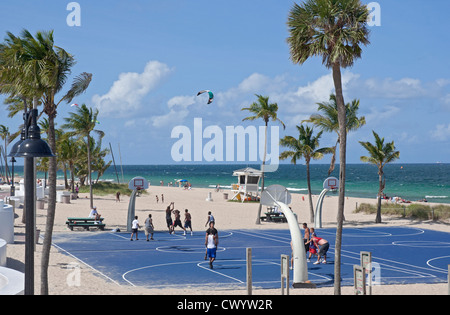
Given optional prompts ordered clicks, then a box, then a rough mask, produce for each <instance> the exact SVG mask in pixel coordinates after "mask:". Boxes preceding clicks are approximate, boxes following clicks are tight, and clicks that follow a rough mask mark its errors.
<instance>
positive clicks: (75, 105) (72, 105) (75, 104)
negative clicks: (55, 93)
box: [70, 104, 78, 107]
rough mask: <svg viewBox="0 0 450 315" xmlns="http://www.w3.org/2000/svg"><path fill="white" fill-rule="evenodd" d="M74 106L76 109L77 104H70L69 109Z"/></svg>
mask: <svg viewBox="0 0 450 315" xmlns="http://www.w3.org/2000/svg"><path fill="white" fill-rule="evenodd" d="M74 106H76V107H78V104H72V105H70V107H74Z"/></svg>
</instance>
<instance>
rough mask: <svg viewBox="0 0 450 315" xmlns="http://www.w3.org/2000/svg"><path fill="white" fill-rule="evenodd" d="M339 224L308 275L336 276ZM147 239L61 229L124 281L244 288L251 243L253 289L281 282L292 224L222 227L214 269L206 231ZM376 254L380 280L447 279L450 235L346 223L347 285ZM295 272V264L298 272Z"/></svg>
mask: <svg viewBox="0 0 450 315" xmlns="http://www.w3.org/2000/svg"><path fill="white" fill-rule="evenodd" d="M335 233H336V230H335V229H319V230H317V236H319V237H322V238H324V239H326V240H328V241H329V243H330V250H329V251H328V257H327V264H318V265H314V264H313V262H314V261H316V259H315V258H313V259H312V260H311V262H309V263H307V266H308V278H309V280H310V281H312V282H313V283H315V284H316V285H317V286H318V287H322V286H332V285H333V283H334V245H335ZM154 239H155V240H154V241H149V242H147V241H146V240H145V236H144V233H143V231H141V232H140V233H139V241H133V242H131V241H130V233H114V232H100V231H98V232H97V231H95V232H78V231H74V232H70V233H56V234H55V235H54V237H53V242H54V245H55V246H56V247H57V248H58V250H59V251H60V252H63V253H66V254H68V255H70V256H71V257H72V258H74V259H75V260H78V261H79V262H80V263H83V264H86V265H88V266H90V267H91V268H93V269H95V270H96V271H98V272H99V273H100V274H101V275H102V276H103V277H105V278H107V279H109V280H111V281H114V282H115V283H117V284H118V285H131V286H136V287H146V288H168V287H177V288H182V287H186V288H208V287H210V288H212V289H235V288H240V289H245V287H246V283H245V281H246V259H245V255H246V248H252V273H253V286H254V288H280V269H281V267H280V257H281V255H282V254H287V255H291V247H290V241H291V237H290V232H289V230H229V231H222V230H220V228H219V247H218V251H217V259H216V261H215V262H214V268H213V269H210V268H209V262H208V261H207V260H204V258H205V245H204V242H205V233H204V231H195V232H194V235H193V236H191V235H190V233H189V232H188V233H187V235H186V236H183V235H182V232H180V230H179V231H177V232H176V234H175V235H173V234H172V235H170V234H169V233H168V232H166V231H159V232H158V231H157V232H156V233H155V235H154ZM361 251H369V252H371V253H372V261H373V262H374V263H376V264H378V265H377V266H378V269H377V272H378V273H377V275H378V279H376V280H377V281H378V282H379V283H381V284H412V283H440V282H447V270H448V265H449V264H450V234H449V233H444V232H437V231H431V230H423V229H418V228H411V227H370V228H345V229H344V234H343V246H342V266H341V277H342V279H341V281H342V285H344V286H347V285H353V265H355V264H360V252H361ZM290 278H291V279H292V271H291V277H290Z"/></svg>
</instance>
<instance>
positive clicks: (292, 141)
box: [280, 125, 333, 222]
mask: <svg viewBox="0 0 450 315" xmlns="http://www.w3.org/2000/svg"><path fill="white" fill-rule="evenodd" d="M296 127H297V130H298V132H299V137H298V139H296V138H294V137H292V136H285V137H284V138H283V139H281V141H280V145H281V146H283V147H287V148H289V149H291V151H284V152H282V153H281V154H280V160H285V159H287V158H289V157H290V158H291V163H293V164H297V160H299V159H301V158H304V159H305V164H306V180H307V182H308V196H309V213H310V221H311V222H314V208H313V203H312V196H311V176H310V168H309V164H310V162H311V159H313V160H320V159H321V158H323V155H324V154H328V153H332V152H333V148H320V149H318V148H317V147H318V146H319V139H320V137H321V136H322V133H323V131H320V132H319V133H318V134H317V135H316V136H313V132H314V130H313V128H310V127H308V126H306V128H305V126H303V125H300V126H296Z"/></svg>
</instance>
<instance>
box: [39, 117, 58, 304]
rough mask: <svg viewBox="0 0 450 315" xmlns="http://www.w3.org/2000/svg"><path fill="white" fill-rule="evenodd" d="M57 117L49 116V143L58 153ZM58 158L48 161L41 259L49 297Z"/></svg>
mask: <svg viewBox="0 0 450 315" xmlns="http://www.w3.org/2000/svg"><path fill="white" fill-rule="evenodd" d="M54 119H55V115H50V114H49V116H48V123H49V130H48V142H49V146H50V148H51V149H52V152H53V153H55V152H56V139H55V120H54ZM56 170H57V165H56V157H50V158H49V161H48V186H49V196H48V209H47V222H46V225H45V237H44V243H43V246H42V258H41V295H48V266H49V261H50V249H51V245H52V235H53V225H54V222H55V210H56Z"/></svg>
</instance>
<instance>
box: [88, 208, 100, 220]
mask: <svg viewBox="0 0 450 315" xmlns="http://www.w3.org/2000/svg"><path fill="white" fill-rule="evenodd" d="M101 217H102V216H101V215H100V214H99V213H98V212H97V207H95V206H94V208H92V210H91V213H89V218H93V219H95V221H94V224H98V222H97V220H100V218H101Z"/></svg>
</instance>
